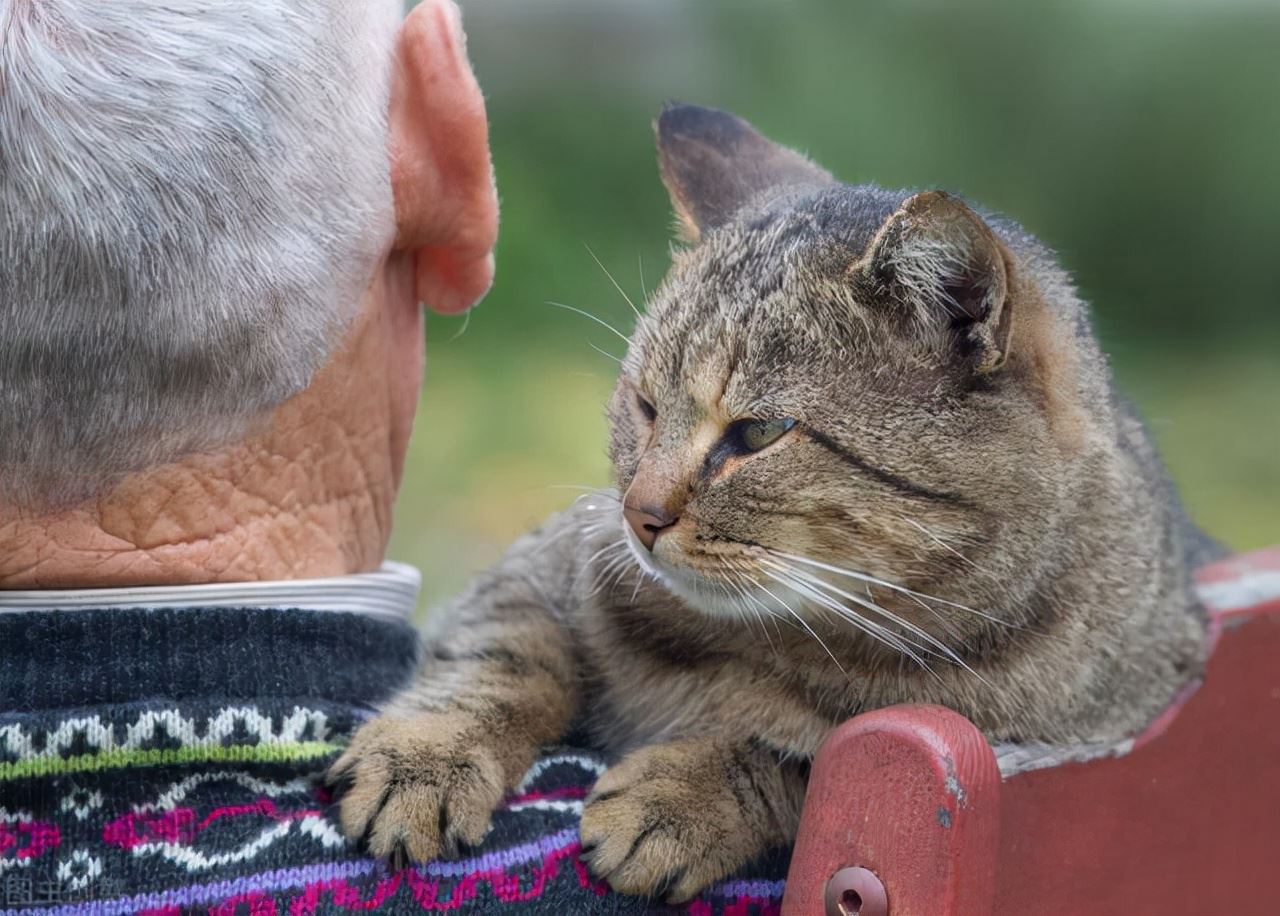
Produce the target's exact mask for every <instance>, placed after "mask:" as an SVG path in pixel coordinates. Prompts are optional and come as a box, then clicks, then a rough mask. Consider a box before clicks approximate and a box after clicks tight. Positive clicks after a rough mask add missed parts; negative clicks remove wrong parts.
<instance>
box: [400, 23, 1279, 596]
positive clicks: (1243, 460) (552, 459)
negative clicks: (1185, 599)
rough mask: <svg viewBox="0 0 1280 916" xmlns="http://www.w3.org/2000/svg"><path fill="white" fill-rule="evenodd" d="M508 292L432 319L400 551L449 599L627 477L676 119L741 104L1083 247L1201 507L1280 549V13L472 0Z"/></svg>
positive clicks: (845, 168) (752, 114)
mask: <svg viewBox="0 0 1280 916" xmlns="http://www.w3.org/2000/svg"><path fill="white" fill-rule="evenodd" d="M462 2H463V10H464V18H465V23H466V28H467V32H468V35H469V42H470V49H471V54H472V57H473V60H474V63H475V66H476V70H477V72H478V74H479V77H480V81H481V84H482V85H483V86H484V88H485V91H486V94H487V96H488V100H489V114H490V118H491V121H492V140H493V148H494V162H495V166H496V169H497V175H498V185H499V191H500V193H501V196H502V205H503V221H502V238H501V242H500V244H499V248H498V279H497V283H496V284H495V286H494V289H493V292H492V293H491V294H490V296H489V297H488V299H487V300H485V302H484V303H483V305H482V306H481V307H480V308H479V309H478V310H476V311H475V312H474V313H473V314H472V316H471V317H470V318H469V319H467V320H466V322H465V325H464V322H463V321H462V320H458V319H443V318H439V317H437V316H432V319H431V320H430V322H429V325H428V335H429V341H428V370H427V381H426V389H425V393H424V399H423V406H422V409H421V412H420V414H419V417H418V425H417V429H416V433H415V439H414V444H413V448H412V452H411V455H410V464H409V470H408V473H407V479H406V482H405V486H404V491H403V495H402V497H401V500H400V504H399V510H398V513H399V514H398V517H397V529H396V536H395V539H394V541H393V544H392V556H394V557H396V558H397V559H401V560H405V561H408V562H412V563H415V564H417V565H418V566H420V567H421V568H422V570H423V572H424V574H425V580H426V584H425V594H424V598H425V600H426V601H428V602H433V601H436V600H439V599H440V598H443V597H445V596H447V595H448V594H450V593H451V592H453V591H455V590H456V589H457V588H458V587H459V586H460V585H461V584H462V583H463V582H464V581H465V579H466V578H467V577H468V576H469V575H470V574H471V573H472V572H474V571H475V570H477V569H479V568H481V567H483V566H485V565H487V564H488V563H490V562H491V561H492V560H493V559H494V558H496V556H497V555H498V553H499V551H500V550H501V548H502V546H503V545H504V544H505V543H506V542H507V541H509V540H510V539H512V538H513V537H515V536H516V535H517V534H519V533H520V532H521V531H523V530H526V529H527V528H529V527H531V526H532V525H534V524H536V523H537V522H538V521H539V520H541V518H543V517H544V516H545V515H546V514H547V513H549V512H550V511H552V510H554V509H556V508H558V507H561V506H564V505H565V504H567V503H568V502H569V501H570V500H571V499H572V498H573V496H574V495H575V493H574V491H573V489H572V488H573V487H579V486H593V485H600V484H604V483H606V482H607V479H608V468H607V463H606V461H605V457H604V448H605V425H604V420H603V403H604V400H605V398H606V396H607V394H608V391H609V389H610V387H611V384H612V378H613V373H614V371H615V369H616V365H615V364H614V363H613V362H611V361H610V360H609V359H608V358H607V357H605V356H602V355H600V354H599V353H597V352H596V351H594V350H593V349H592V348H591V344H594V345H596V346H598V347H600V348H602V349H605V350H610V351H612V352H613V353H615V354H617V353H620V352H621V350H622V343H621V341H619V340H618V339H617V338H615V337H614V336H613V335H611V334H610V333H609V332H608V331H607V330H604V329H603V328H601V327H599V326H597V325H595V324H593V323H592V322H591V321H589V320H586V319H584V318H580V317H579V316H576V315H573V314H571V313H568V312H565V311H561V310H558V309H555V308H553V307H550V306H548V305H546V304H545V303H546V302H547V301H548V300H555V301H558V302H563V303H567V304H570V305H573V306H575V307H577V308H582V309H586V310H588V311H590V312H593V313H594V314H596V315H599V316H600V317H602V318H604V319H606V320H608V321H610V322H612V323H614V324H615V325H616V326H617V327H619V328H621V329H622V330H623V331H624V332H625V331H627V330H628V329H629V328H630V321H629V316H630V310H629V308H628V307H627V305H626V303H625V302H624V301H623V299H622V297H621V296H620V295H619V294H618V292H617V291H616V290H615V289H614V288H613V286H612V284H611V283H610V280H609V278H608V277H607V276H606V275H605V273H604V272H603V271H602V270H601V268H600V267H598V266H597V265H596V263H595V261H594V260H593V259H592V254H591V252H594V253H595V255H596V256H598V257H599V258H600V260H601V262H602V263H603V264H604V265H605V267H607V268H608V269H609V271H611V272H612V274H613V275H614V276H615V277H616V278H617V280H618V282H619V283H620V284H621V285H622V286H623V288H624V289H625V290H626V291H627V292H628V293H629V294H630V295H631V297H632V298H634V299H635V300H636V301H637V302H639V301H640V298H641V297H642V295H643V292H642V277H643V283H647V284H649V285H650V286H651V285H652V284H653V283H654V282H655V281H656V279H657V278H658V277H659V276H660V275H661V274H662V272H663V271H664V270H665V267H666V262H667V252H668V245H669V238H670V231H669V230H670V225H671V216H670V210H669V205H668V203H667V199H666V196H665V193H664V192H663V190H662V188H661V185H660V183H659V181H658V177H657V171H656V168H655V165H654V159H653V142H652V137H651V133H650V123H651V121H652V119H653V117H654V115H655V114H656V113H657V111H658V109H659V107H660V106H661V104H662V102H663V101H664V100H666V99H671V98H675V99H681V100H685V101H691V102H698V103H701V104H707V105H714V106H717V107H722V108H728V109H731V110H733V111H735V112H737V113H738V114H741V115H742V116H744V117H746V118H748V119H749V120H751V121H753V122H755V124H756V125H757V126H759V127H760V128H761V129H762V130H764V131H765V132H766V133H768V134H770V135H771V136H773V137H774V138H775V139H778V140H781V141H783V142H786V143H788V144H790V145H793V146H796V147H799V148H801V149H803V150H805V151H807V152H808V153H810V154H811V155H812V156H813V157H814V158H816V159H817V160H818V161H819V162H821V163H823V164H824V165H825V166H827V167H828V168H830V169H831V170H833V171H834V172H835V173H836V174H837V175H838V176H840V177H841V178H843V179H845V180H847V181H855V182H856V181H874V182H876V183H878V184H882V185H886V186H891V187H892V186H896V187H919V188H924V187H943V188H948V189H951V190H954V191H958V192H960V193H963V194H965V195H967V196H969V197H970V198H972V199H974V200H976V201H979V202H981V203H982V204H984V205H985V206H987V207H990V208H993V209H997V210H1001V211H1004V212H1006V213H1008V214H1010V215H1012V216H1013V217H1015V218H1016V219H1018V220H1019V221H1021V222H1022V223H1023V224H1024V225H1025V226H1026V227H1027V228H1029V229H1030V230H1031V231H1032V232H1034V233H1035V234H1037V235H1038V236H1039V237H1040V238H1042V239H1044V240H1045V241H1046V242H1048V243H1049V244H1050V245H1052V246H1053V247H1055V248H1056V249H1057V251H1058V252H1059V254H1060V256H1061V258H1062V260H1063V261H1064V262H1065V264H1066V265H1067V267H1068V268H1069V269H1070V270H1071V272H1072V273H1073V275H1074V276H1075V278H1076V280H1077V282H1078V284H1079V286H1080V288H1081V289H1082V291H1083V293H1084V295H1085V297H1086V299H1088V300H1089V301H1090V302H1091V303H1092V305H1093V308H1094V314H1095V321H1096V324H1097V327H1098V330H1099V333H1100V335H1101V337H1102V340H1103V344H1104V347H1105V349H1106V350H1107V352H1108V353H1109V354H1110V355H1111V357H1112V359H1113V362H1114V364H1115V367H1116V371H1117V374H1118V376H1119V378H1120V381H1121V384H1122V386H1123V387H1124V389H1125V390H1126V392H1127V393H1128V394H1129V395H1130V397H1132V398H1133V399H1134V400H1135V401H1136V402H1137V403H1138V405H1139V406H1140V408H1141V409H1142V411H1143V413H1144V415H1145V416H1146V417H1147V419H1148V421H1149V423H1150V425H1151V427H1152V430H1153V432H1154V434H1155V436H1156V437H1157V439H1158V440H1159V442H1160V445H1161V447H1162V449H1163V452H1164V455H1165V458H1166V460H1167V462H1168V464H1169V466H1170V469H1171V470H1172V473H1173V476H1174V477H1175V478H1176V480H1177V481H1178V483H1179V484H1180V485H1181V488H1182V492H1183V495H1184V498H1185V500H1186V502H1187V503H1188V505H1189V506H1190V508H1191V511H1192V513H1193V515H1194V516H1195V517H1196V518H1197V519H1199V520H1200V521H1201V522H1202V523H1203V524H1204V525H1205V527H1207V528H1208V529H1209V530H1210V531H1211V532H1212V533H1213V534H1215V535H1217V536H1218V537H1220V538H1222V539H1223V540H1225V541H1226V542H1227V543H1229V544H1230V545H1231V546H1233V547H1235V548H1239V549H1247V548H1252V547H1258V546H1262V545H1265V544H1269V543H1278V542H1280V403H1278V402H1280V307H1278V306H1280V250H1278V249H1280V104H1278V103H1277V97H1276V93H1277V90H1280V52H1277V48H1280V4H1278V3H1276V2H1274V0H1267V2H1251V0H1217V2H1212V3H1209V2H1204V3H1195V2H1190V0H1165V2H1161V0H1076V2H1072V3H1065V2H1047V3H1046V2H1037V3H1022V2H1017V0H1001V2H981V3H955V2H942V0H897V2H863V3H854V2H848V0H839V2H837V0H830V2H816V0H804V2H781V0H774V2H760V0H462Z"/></svg>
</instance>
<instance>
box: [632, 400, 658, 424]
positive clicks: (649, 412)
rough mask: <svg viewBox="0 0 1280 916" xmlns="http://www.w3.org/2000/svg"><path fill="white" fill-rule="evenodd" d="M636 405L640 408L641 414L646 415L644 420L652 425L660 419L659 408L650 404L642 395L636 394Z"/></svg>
mask: <svg viewBox="0 0 1280 916" xmlns="http://www.w3.org/2000/svg"><path fill="white" fill-rule="evenodd" d="M636 404H638V405H639V406H640V412H641V413H642V414H644V418H645V419H646V420H648V421H649V422H650V423H652V422H653V421H654V420H656V419H657V418H658V408H656V407H654V406H653V405H652V404H650V403H649V401H647V400H646V399H645V397H644V395H642V394H636Z"/></svg>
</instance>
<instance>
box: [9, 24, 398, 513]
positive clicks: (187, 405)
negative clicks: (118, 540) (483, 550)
mask: <svg viewBox="0 0 1280 916" xmlns="http://www.w3.org/2000/svg"><path fill="white" fill-rule="evenodd" d="M400 9H401V5H400V3H399V2H398V0H367V2H365V0H362V2H358V3H353V2H350V0H222V2H219V3H214V4H184V3H173V2H171V0H110V2H104V0H0V505H2V504H3V503H5V502H6V501H8V502H10V503H17V504H23V503H38V504H39V503H58V502H68V501H72V500H76V499H80V498H83V497H85V496H88V495H90V494H92V493H93V492H94V491H95V490H96V489H98V488H99V487H101V486H102V485H103V484H105V483H107V482H109V481H111V480H112V479H114V478H115V477H117V476H119V475H121V474H123V473H127V472H130V471H134V470H137V469H140V468H144V467H148V466H151V465H153V464H157V463H160V462H164V461H168V460H172V459H174V458H177V457H179V456H181V455H183V454H184V453H187V452H189V451H192V450H198V449H205V448H210V447H214V446H217V445H220V444H223V443H226V442H229V441H232V440H234V439H237V438H239V437H241V436H243V435H244V434H245V433H246V431H247V430H248V429H249V428H250V426H251V425H252V424H253V423H254V421H255V420H256V419H257V418H260V417H263V416H264V415H266V414H267V413H268V412H269V411H270V410H271V409H272V408H274V407H275V406H277V405H278V404H280V403H281V402H282V401H284V400H285V399H287V398H289V397H290V396H291V395H293V394H295V393H296V392H298V391H300V390H302V389H303V388H305V387H306V386H307V385H308V384H309V382H310V380H311V378H312V376H313V374H314V373H315V371H316V370H317V369H318V368H319V367H320V366H321V365H322V364H323V363H324V362H325V361H326V359H327V358H328V357H329V355H330V353H331V351H332V350H333V348H334V347H335V346H336V345H337V344H338V343H339V342H340V341H341V337H342V330H343V328H344V326H345V325H346V323H347V322H348V320H349V319H350V318H351V317H352V316H353V314H354V312H355V310H356V308H357V305H358V302H359V298H360V295H361V292H362V290H363V289H364V288H365V286H366V284H367V283H368V281H369V277H370V274H371V272H372V270H373V269H374V267H375V264H376V262H377V259H378V257H379V256H380V254H381V253H382V252H384V251H385V249H386V247H387V244H388V242H389V240H390V238H391V236H392V234H393V232H394V226H393V222H394V219H393V204H392V193H391V186H390V181H389V161H388V155H387V103H388V85H389V74H390V67H391V62H392V59H393V43H394V39H395V28H396V24H397V22H398V21H399V13H400Z"/></svg>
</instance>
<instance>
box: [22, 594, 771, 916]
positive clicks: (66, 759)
mask: <svg viewBox="0 0 1280 916" xmlns="http://www.w3.org/2000/svg"><path fill="white" fill-rule="evenodd" d="M415 664H416V635H415V634H414V632H413V629H412V628H411V627H410V626H409V625H408V624H407V623H400V622H394V621H388V620H382V619H374V618H369V617H361V616H357V615H354V614H334V613H315V612H309V611H305V610H274V609H231V608H191V609H184V610H147V609H136V610H112V611H94V610H77V611H55V612H39V611H30V612H19V613H7V614H0V914H10V913H13V914H16V913H26V914H29V913H31V912H33V911H41V912H55V913H60V914H66V916H79V914H84V916H89V914H95V916H111V914H123V913H151V914H166V916H167V914H177V913H179V912H191V911H197V912H206V911H207V912H209V913H212V914H235V913H246V914H251V916H271V914H290V916H305V914H313V913H316V914H318V913H347V914H350V913H355V912H368V911H377V912H392V913H422V912H455V913H504V914H505V913H510V914H521V916H526V914H534V913H539V914H548V916H551V914H555V916H575V914H591V913H609V914H632V913H647V912H684V913H689V914H693V916H712V914H732V916H766V914H777V913H778V912H779V907H780V900H781V896H782V880H781V878H782V876H783V875H784V874H785V871H786V864H787V863H786V854H785V853H784V852H779V853H778V854H776V855H774V856H772V857H770V858H769V859H768V860H766V861H763V862H761V863H757V864H756V865H755V866H754V867H753V868H751V869H750V870H749V871H748V873H746V874H744V875H743V876H742V877H741V878H739V879H736V880H731V881H727V882H723V883H721V884H718V885H716V886H714V887H713V888H711V889H710V890H709V891H708V892H706V893H705V894H703V895H702V896H701V897H700V898H698V899H697V900H695V901H693V902H692V903H691V904H688V905H687V906H684V907H681V908H679V909H676V910H672V909H669V908H663V907H661V906H659V905H656V904H654V903H653V902H651V901H648V900H645V899H642V898H637V897H625V896H622V895H618V894H614V893H612V892H611V891H609V889H608V888H607V887H606V886H604V885H601V884H600V883H598V882H596V881H594V880H592V879H591V877H590V876H589V875H588V874H587V872H586V870H585V868H584V867H583V865H582V864H581V862H580V861H579V859H578V852H579V846H578V833H577V821H578V816H579V815H580V814H581V811H582V799H583V798H584V797H585V796H586V794H587V792H588V791H589V789H590V787H591V784H592V783H593V782H594V781H595V779H596V778H597V777H598V776H599V774H600V773H601V772H603V770H604V764H603V761H602V758H601V757H600V756H599V755H598V754H596V753H594V752H592V751H589V750H585V749H581V748H567V747H560V748H550V749H548V750H547V751H546V752H545V753H544V754H543V756H542V757H541V758H540V759H539V760H538V761H537V763H535V765H534V766H533V768H532V769H531V770H530V771H529V773H528V775H527V776H526V777H525V779H524V781H523V783H522V784H521V785H520V786H519V788H518V789H517V790H516V791H515V792H514V793H513V794H512V795H511V796H510V797H509V798H508V799H507V800H506V801H505V802H504V803H503V806H502V808H501V809H500V810H499V811H498V812H497V813H496V814H495V816H494V827H493V830H492V831H491V832H490V834H489V836H488V837H487V838H486V840H485V842H484V843H483V845H481V846H480V847H478V848H475V849H473V850H470V851H469V852H468V853H467V854H466V856H465V857H464V858H461V859H458V860H447V861H446V860H441V861H436V862H429V863H423V864H418V865H413V866H410V867H409V868H406V869H403V870H401V871H398V872H390V871H388V869H387V867H386V866H385V865H384V864H383V863H380V862H377V861H375V860H373V859H371V858H368V857H367V856H365V855H363V854H362V853H361V852H359V851H358V850H356V849H354V848H353V847H351V846H350V845H349V844H348V843H347V842H346V841H345V840H344V838H343V837H342V835H341V833H340V831H339V830H338V828H337V825H336V822H335V820H334V817H333V812H332V810H331V807H330V799H329V797H328V795H327V794H326V792H325V790H324V789H323V788H322V787H321V786H320V783H319V777H320V775H321V774H322V773H323V772H324V770H325V768H326V766H327V765H328V764H329V763H330V762H331V761H332V760H333V759H334V758H335V757H336V756H337V754H338V753H339V752H340V751H341V748H342V746H343V745H344V744H345V743H346V741H347V739H348V738H349V736H350V734H351V732H352V731H353V730H354V729H355V727H356V726H358V725H359V723H360V722H361V721H363V720H364V719H365V718H367V717H368V716H369V715H371V714H372V712H373V709H374V706H375V704H376V703H378V702H379V701H381V700H383V699H385V698H386V697H387V696H388V695H389V694H390V693H391V692H393V691H394V690H395V689H396V688H397V687H399V686H400V685H402V684H403V683H405V682H406V681H407V680H408V678H409V677H410V676H411V674H412V671H413V669H414V666H415Z"/></svg>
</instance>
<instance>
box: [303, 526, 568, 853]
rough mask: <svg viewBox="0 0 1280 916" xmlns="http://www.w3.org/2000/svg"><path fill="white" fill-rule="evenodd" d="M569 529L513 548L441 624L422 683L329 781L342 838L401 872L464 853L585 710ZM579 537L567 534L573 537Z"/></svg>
mask: <svg viewBox="0 0 1280 916" xmlns="http://www.w3.org/2000/svg"><path fill="white" fill-rule="evenodd" d="M573 522H574V519H573V518H572V517H567V518H564V519H560V520H559V521H558V528H556V527H551V526H549V528H550V533H548V531H547V530H543V531H539V532H535V533H534V534H532V535H529V536H528V537H526V538H522V539H521V540H520V541H517V542H516V544H514V545H513V546H512V548H511V549H510V550H509V551H508V552H507V555H506V556H505V557H504V558H503V560H502V562H500V563H499V564H498V565H497V566H496V567H494V568H493V569H492V570H490V571H489V572H488V573H486V574H485V575H483V576H481V577H480V578H478V579H477V580H476V582H475V583H473V585H472V586H471V588H470V589H469V590H468V592H467V593H465V594H464V595H462V596H461V597H460V598H459V599H458V600H457V601H455V602H454V603H453V604H452V605H450V606H449V607H446V608H442V609H441V610H440V611H438V612H437V614H436V615H435V620H434V623H435V626H434V629H435V631H436V635H435V636H434V637H433V638H431V639H429V640H428V643H427V647H426V653H425V655H426V658H425V659H424V664H423V666H422V669H421V670H420V671H419V673H418V675H417V677H416V679H415V681H414V683H413V684H412V685H411V686H410V687H408V688H407V689H405V690H403V691H401V692H400V693H399V694H398V695H397V696H396V697H395V699H394V700H393V701H392V702H391V703H390V704H389V705H388V706H387V707H386V708H384V709H383V710H382V713H381V715H379V716H377V717H376V718H374V719H372V720H371V721H369V722H367V723H366V724H365V725H363V726H362V727H361V728H360V729H359V730H358V731H357V732H356V733H355V736H354V737H353V738H352V740H351V744H350V746H349V747H348V748H347V750H346V752H345V753H344V754H343V755H342V756H341V757H340V758H339V759H338V760H337V762H335V763H334V764H333V766H332V767H331V768H330V770H329V774H328V781H329V782H330V784H331V785H332V786H333V787H334V790H335V796H336V797H337V799H338V800H339V802H340V805H341V810H340V820H341V824H342V828H343V832H344V833H346V835H347V836H348V837H349V838H350V839H352V840H355V841H357V842H359V843H361V844H362V845H363V846H364V847H365V848H367V849H368V851H369V852H371V853H373V854H374V855H375V856H378V857H380V858H390V859H391V860H392V861H393V863H394V864H403V863H404V862H405V861H406V860H410V859H411V860H415V861H424V860H427V859H433V858H435V857H436V856H438V855H441V854H444V855H452V854H455V853H456V852H457V851H458V849H459V846H461V845H463V844H476V843H478V842H480V840H481V839H482V838H483V837H484V834H485V833H486V832H487V830H488V827H489V823H490V819H491V815H492V813H493V810H494V809H495V808H496V807H497V806H498V805H499V804H500V803H501V801H502V798H503V796H504V795H505V794H506V793H507V792H508V791H510V790H511V789H513V788H514V787H515V786H516V785H517V784H518V783H519V782H520V779H521V778H522V777H523V776H524V774H525V773H526V772H527V770H528V768H529V766H530V764H532V763H533V761H534V759H535V758H536V757H537V754H538V751H539V749H540V748H541V747H542V746H543V745H544V744H547V743H550V742H553V741H555V740H557V739H558V738H560V737H561V736H563V735H564V733H565V731H566V729H567V728H568V727H569V723H570V721H571V719H572V717H573V715H574V712H575V710H576V708H577V706H578V669H577V655H576V652H575V648H574V641H573V637H572V634H571V633H570V631H569V629H568V628H567V627H566V626H565V624H564V623H563V620H562V617H561V614H560V610H561V607H562V605H563V603H564V602H565V601H566V600H567V599H566V598H565V597H564V595H563V592H564V590H566V589H567V588H568V587H569V586H570V584H571V583H572V582H573V579H574V566H573V563H572V559H571V558H570V557H567V556H565V554H566V553H567V552H568V551H569V549H570V548H571V547H572V543H573V542H572V541H571V540H570V539H569V538H568V537H560V538H559V539H558V540H557V539H556V534H558V533H559V532H565V534H574V533H576V531H575V530H573V529H571V528H570V526H571V525H572V524H573ZM567 528H570V530H569V531H565V529H567Z"/></svg>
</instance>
